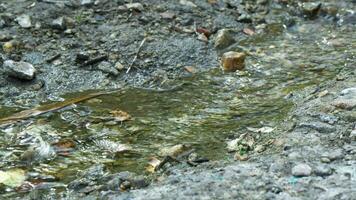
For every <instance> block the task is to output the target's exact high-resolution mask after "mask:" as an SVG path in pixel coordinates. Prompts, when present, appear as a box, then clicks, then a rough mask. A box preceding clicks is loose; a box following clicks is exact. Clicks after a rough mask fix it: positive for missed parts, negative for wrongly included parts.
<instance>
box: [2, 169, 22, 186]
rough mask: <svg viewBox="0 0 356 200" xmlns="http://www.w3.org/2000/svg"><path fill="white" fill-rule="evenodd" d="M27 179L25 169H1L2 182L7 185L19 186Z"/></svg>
mask: <svg viewBox="0 0 356 200" xmlns="http://www.w3.org/2000/svg"><path fill="white" fill-rule="evenodd" d="M25 179H26V176H25V171H24V170H22V169H11V170H9V171H0V183H2V184H4V185H6V186H10V187H19V186H20V185H21V184H22V183H23V182H24V181H25Z"/></svg>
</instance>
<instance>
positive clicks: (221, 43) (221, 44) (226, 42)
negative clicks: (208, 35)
mask: <svg viewBox="0 0 356 200" xmlns="http://www.w3.org/2000/svg"><path fill="white" fill-rule="evenodd" d="M234 42H235V40H234V38H233V37H232V36H231V34H230V32H229V30H227V29H221V30H219V31H218V33H217V36H216V39H215V43H214V47H215V48H216V49H223V48H226V47H228V46H230V45H231V44H232V43H234Z"/></svg>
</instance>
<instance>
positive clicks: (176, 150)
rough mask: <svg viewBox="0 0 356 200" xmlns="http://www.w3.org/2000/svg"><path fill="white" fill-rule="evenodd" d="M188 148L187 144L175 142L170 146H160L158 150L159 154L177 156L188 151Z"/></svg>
mask: <svg viewBox="0 0 356 200" xmlns="http://www.w3.org/2000/svg"><path fill="white" fill-rule="evenodd" d="M189 149H190V146H189V145H184V144H177V145H174V146H172V147H165V148H162V149H161V150H160V152H159V155H160V156H172V157H177V156H178V155H180V154H181V153H183V152H185V151H188V150H189Z"/></svg>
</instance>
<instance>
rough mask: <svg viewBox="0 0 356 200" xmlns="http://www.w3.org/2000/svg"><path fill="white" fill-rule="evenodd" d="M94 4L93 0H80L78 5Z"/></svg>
mask: <svg viewBox="0 0 356 200" xmlns="http://www.w3.org/2000/svg"><path fill="white" fill-rule="evenodd" d="M93 4H94V0H81V1H80V5H82V6H92V5H93Z"/></svg>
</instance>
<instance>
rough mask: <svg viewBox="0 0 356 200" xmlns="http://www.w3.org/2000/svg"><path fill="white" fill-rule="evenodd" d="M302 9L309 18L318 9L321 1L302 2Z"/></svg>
mask: <svg viewBox="0 0 356 200" xmlns="http://www.w3.org/2000/svg"><path fill="white" fill-rule="evenodd" d="M301 8H302V11H303V14H304V15H305V16H306V17H309V18H311V19H313V18H315V17H316V16H317V15H318V14H319V11H320V8H321V3H320V2H304V3H302V6H301Z"/></svg>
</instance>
